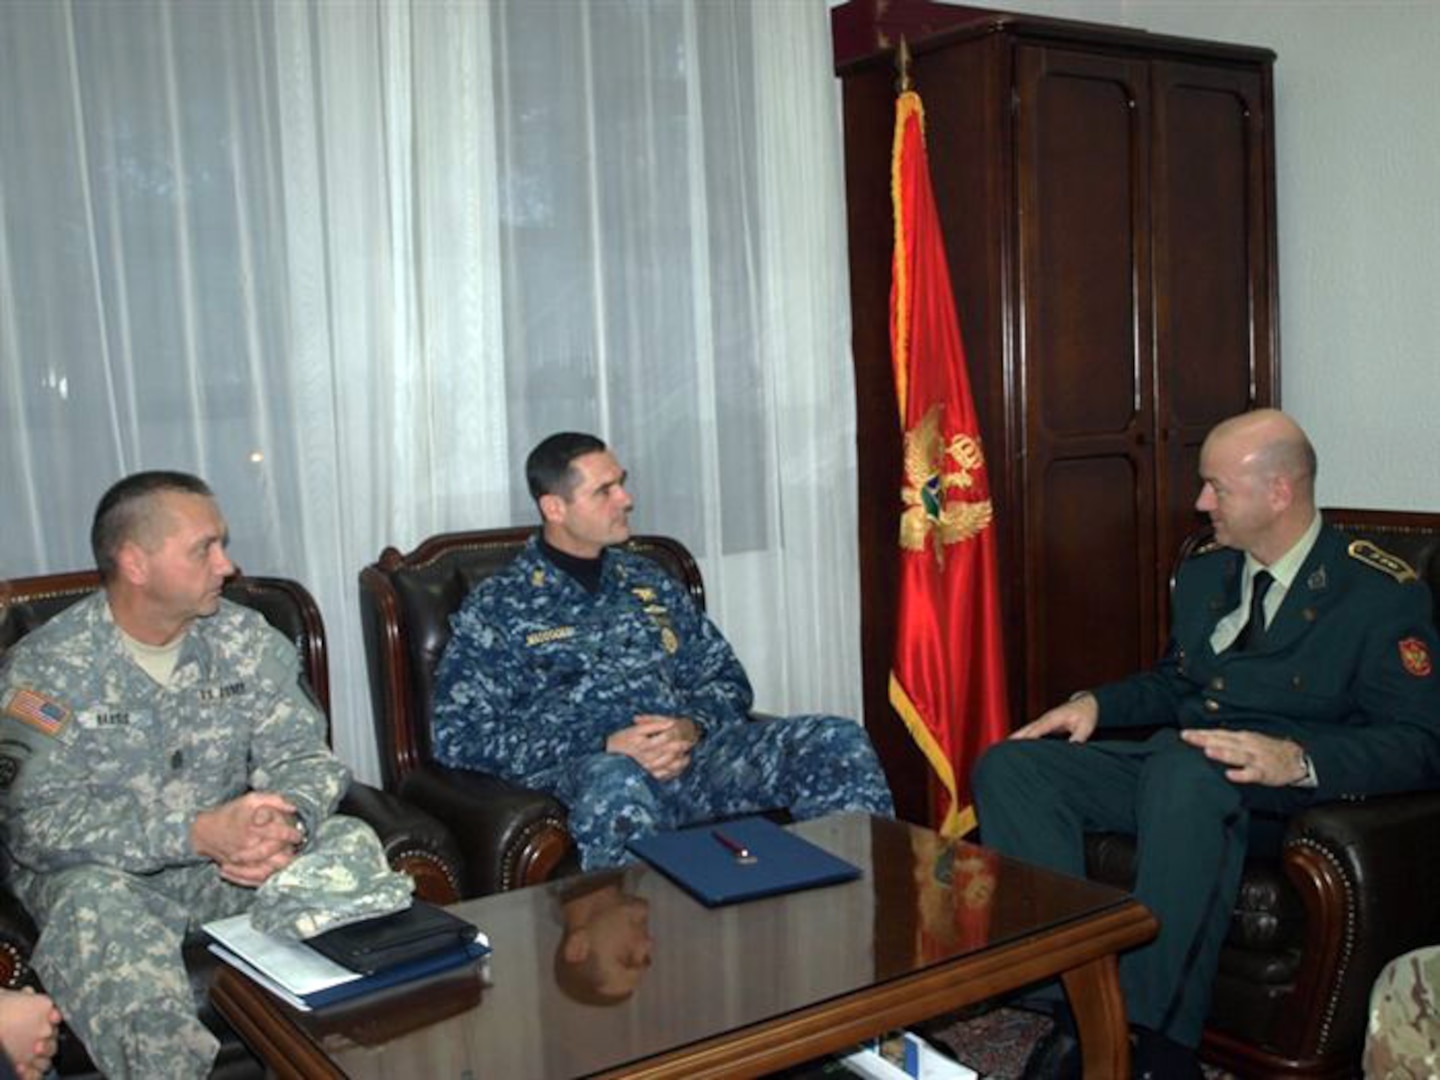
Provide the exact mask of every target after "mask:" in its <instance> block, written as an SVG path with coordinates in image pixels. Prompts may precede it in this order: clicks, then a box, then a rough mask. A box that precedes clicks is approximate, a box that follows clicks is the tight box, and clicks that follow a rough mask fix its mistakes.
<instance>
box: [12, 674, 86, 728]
mask: <svg viewBox="0 0 1440 1080" xmlns="http://www.w3.org/2000/svg"><path fill="white" fill-rule="evenodd" d="M5 715H6V716H13V717H14V718H15V719H16V720H19V721H20V722H21V723H22V724H29V725H30V726H31V727H33V728H35V729H36V730H37V731H42V732H44V733H45V734H46V735H58V734H60V732H61V730H62V729H63V728H64V727H65V722H66V721H67V720H69V719H70V710H69V709H67V708H66V707H65V706H64V705H61V704H60V702H58V701H56V700H55V699H54V698H48V697H46V696H45V695H44V694H38V693H36V692H35V691H34V690H30V689H27V688H26V687H23V686H22V687H20V688H19V689H17V690H16V691H15V692H14V693H13V694H11V695H10V700H9V701H8V702H6V703H5Z"/></svg>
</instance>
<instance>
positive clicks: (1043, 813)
mask: <svg viewBox="0 0 1440 1080" xmlns="http://www.w3.org/2000/svg"><path fill="white" fill-rule="evenodd" d="M1315 471H1316V463H1315V452H1314V450H1313V448H1312V447H1311V445H1310V442H1309V440H1308V439H1307V438H1306V436H1305V433H1304V432H1303V431H1302V430H1301V429H1300V428H1299V426H1298V425H1297V424H1295V422H1294V421H1293V420H1291V419H1290V418H1289V417H1287V416H1285V415H1284V414H1283V413H1280V412H1277V411H1275V410H1272V409H1264V410H1258V411H1255V412H1250V413H1245V414H1243V415H1241V416H1237V417H1233V418H1231V419H1230V420H1226V421H1224V422H1223V423H1221V424H1220V425H1218V426H1217V427H1216V428H1215V429H1214V430H1213V431H1212V432H1211V433H1210V435H1209V437H1208V438H1207V439H1206V441H1205V445H1204V447H1203V448H1202V450H1201V455H1200V476H1201V481H1202V487H1201V490H1200V496H1199V498H1198V500H1197V501H1196V504H1195V505H1196V508H1197V509H1198V510H1200V511H1201V512H1204V513H1207V514H1208V515H1209V516H1210V519H1211V521H1212V523H1213V524H1214V526H1215V543H1213V544H1209V545H1206V546H1205V547H1203V548H1202V549H1201V550H1199V551H1197V552H1196V553H1195V554H1194V555H1193V556H1192V557H1191V558H1190V559H1188V560H1187V561H1186V562H1185V564H1184V565H1183V566H1182V567H1181V569H1180V572H1179V574H1178V576H1177V579H1176V583H1175V594H1174V604H1173V617H1172V625H1171V641H1170V646H1169V649H1168V650H1167V652H1166V654H1165V656H1164V658H1163V659H1162V660H1161V661H1160V663H1159V664H1158V665H1157V666H1156V667H1155V668H1154V669H1153V670H1151V671H1147V672H1143V673H1141V674H1138V675H1134V676H1132V677H1130V678H1128V679H1125V680H1123V681H1121V682H1118V683H1113V684H1110V685H1108V686H1102V687H1097V688H1095V689H1093V690H1087V691H1082V692H1080V693H1077V694H1076V695H1074V696H1073V697H1072V698H1071V699H1070V700H1069V701H1067V702H1065V703H1064V704H1062V705H1059V706H1057V707H1056V708H1053V709H1051V710H1050V711H1049V712H1047V713H1045V714H1044V715H1042V716H1041V717H1039V719H1037V720H1034V721H1032V722H1031V723H1029V724H1027V725H1025V726H1024V727H1022V728H1020V729H1019V730H1017V731H1016V732H1014V733H1013V735H1012V736H1011V738H1010V739H1009V740H1007V741H1005V742H1003V743H1000V744H998V745H997V746H995V747H993V748H992V749H991V750H990V752H989V753H987V754H986V755H985V757H984V758H982V759H981V761H980V763H979V764H978V765H977V767H976V772H975V786H974V790H975V795H976V803H977V806H978V810H979V818H980V829H981V836H982V840H983V842H984V843H985V844H986V845H988V846H990V847H993V848H996V849H998V850H1000V851H1002V852H1005V853H1006V854H1010V855H1015V856H1018V857H1020V858H1022V859H1025V860H1027V861H1029V862H1033V863H1038V864H1040V865H1043V866H1048V867H1052V868H1054V869H1056V870H1060V871H1062V872H1065V873H1069V874H1073V875H1076V876H1081V875H1083V874H1084V870H1085V864H1084V833H1086V832H1087V831H1114V832H1125V833H1130V834H1132V835H1134V836H1135V837H1136V840H1137V871H1136V885H1135V893H1136V896H1137V897H1138V898H1139V899H1140V900H1141V901H1142V902H1144V903H1145V904H1146V906H1147V907H1149V908H1150V910H1151V911H1153V912H1154V913H1155V915H1156V916H1157V917H1158V918H1159V920H1160V924H1161V928H1160V933H1159V936H1158V937H1157V938H1156V939H1155V941H1154V942H1153V943H1151V944H1149V945H1147V946H1145V947H1143V948H1140V949H1137V950H1135V951H1134V952H1132V953H1130V954H1128V955H1126V956H1125V957H1123V958H1122V960H1121V981H1122V986H1123V989H1124V992H1125V1002H1126V1008H1127V1011H1128V1015H1129V1018H1130V1021H1131V1023H1132V1025H1133V1026H1134V1029H1135V1034H1136V1036H1137V1038H1136V1043H1135V1063H1136V1075H1138V1076H1147V1075H1148V1076H1155V1077H1164V1078H1165V1080H1171V1078H1175V1077H1189V1076H1199V1075H1200V1073H1199V1067H1198V1065H1197V1063H1196V1059H1195V1047H1196V1046H1197V1045H1198V1044H1199V1041H1200V1034H1201V1029H1202V1027H1203V1024H1204V1021H1205V1016H1206V1014H1207V1013H1208V1011H1209V1007H1210V992H1211V987H1212V984H1213V982H1214V977H1215V968H1216V964H1217V962H1218V958H1219V953H1220V947H1221V945H1222V943H1223V942H1224V939H1225V933H1226V928H1227V927H1228V925H1229V922H1230V917H1231V912H1232V911H1233V909H1234V904H1235V899H1236V893H1237V891H1238V889H1239V882H1240V874H1241V869H1242V865H1243V862H1244V857H1245V853H1246V850H1247V844H1255V843H1257V842H1259V843H1265V842H1266V841H1267V839H1268V841H1269V842H1270V843H1274V842H1275V841H1277V840H1278V838H1279V836H1280V828H1281V826H1282V825H1283V821H1284V819H1285V817H1287V816H1288V815H1290V814H1293V813H1295V812H1296V811H1298V810H1300V809H1302V808H1303V807H1305V806H1308V805H1309V804H1311V803H1312V802H1316V801H1326V800H1331V799H1337V798H1342V797H1345V796H1352V795H1371V794H1377V793H1380V792H1386V791H1403V790H1411V789H1417V788H1426V787H1432V786H1435V784H1436V782H1437V779H1440V677H1437V675H1436V673H1435V671H1434V657H1435V653H1436V648H1437V642H1436V631H1435V626H1434V625H1433V622H1432V618H1431V611H1432V608H1431V599H1430V593H1429V590H1428V589H1427V588H1426V586H1425V585H1424V584H1423V583H1421V582H1419V581H1417V580H1416V578H1415V574H1414V572H1413V571H1412V570H1411V569H1410V568H1409V567H1408V566H1406V565H1405V563H1404V562H1402V561H1401V560H1399V559H1396V558H1394V557H1393V556H1391V555H1388V554H1386V553H1385V552H1383V551H1381V550H1380V549H1378V548H1376V547H1375V546H1374V545H1372V544H1369V543H1366V542H1363V541H1355V542H1352V541H1350V540H1349V539H1348V538H1346V537H1345V536H1343V535H1342V534H1340V533H1339V532H1337V531H1335V530H1333V529H1331V528H1329V527H1327V526H1326V525H1324V524H1323V523H1322V521H1321V520H1320V515H1319V513H1318V512H1317V511H1316V508H1315V494H1314V492H1315ZM1149 726H1158V727H1159V730H1158V731H1157V732H1156V733H1155V734H1154V735H1152V736H1151V737H1150V738H1148V739H1146V740H1143V741H1134V740H1131V741H1124V740H1119V741H1114V742H1110V741H1102V740H1095V741H1092V740H1091V736H1092V735H1094V734H1095V733H1096V732H1097V730H1099V731H1101V732H1102V733H1103V732H1104V731H1106V730H1110V729H1117V728H1125V727H1149ZM1045 736H1059V737H1058V738H1046V737H1045ZM1056 1032H1057V1033H1056V1035H1055V1036H1054V1037H1053V1038H1051V1039H1050V1040H1048V1041H1047V1042H1046V1043H1045V1044H1044V1045H1042V1046H1041V1047H1039V1048H1038V1049H1037V1051H1036V1054H1035V1055H1033V1056H1032V1060H1031V1066H1032V1067H1031V1073H1032V1075H1046V1074H1048V1075H1057V1076H1065V1075H1071V1074H1073V1075H1078V1054H1077V1053H1076V1052H1075V1046H1074V1041H1073V1038H1072V1037H1071V1036H1070V1035H1069V1034H1068V1033H1067V1032H1066V1025H1065V1024H1063V1023H1061V1024H1059V1025H1057V1028H1056Z"/></svg>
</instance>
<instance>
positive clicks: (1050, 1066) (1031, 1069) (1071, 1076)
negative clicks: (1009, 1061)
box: [1020, 1015, 1082, 1080]
mask: <svg viewBox="0 0 1440 1080" xmlns="http://www.w3.org/2000/svg"><path fill="white" fill-rule="evenodd" d="M1081 1072H1082V1069H1081V1058H1080V1039H1079V1036H1077V1035H1076V1033H1075V1022H1074V1021H1073V1020H1071V1019H1070V1017H1069V1016H1068V1015H1066V1016H1062V1017H1058V1018H1057V1019H1056V1020H1055V1023H1054V1024H1053V1025H1052V1026H1051V1028H1050V1030H1049V1031H1047V1032H1046V1033H1045V1034H1044V1035H1042V1036H1041V1037H1040V1041H1039V1042H1037V1043H1036V1044H1035V1049H1034V1050H1031V1051H1030V1056H1029V1057H1028V1058H1026V1059H1025V1071H1024V1072H1022V1073H1021V1074H1020V1080H1081Z"/></svg>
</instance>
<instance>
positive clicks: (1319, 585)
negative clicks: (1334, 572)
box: [1305, 566, 1330, 590]
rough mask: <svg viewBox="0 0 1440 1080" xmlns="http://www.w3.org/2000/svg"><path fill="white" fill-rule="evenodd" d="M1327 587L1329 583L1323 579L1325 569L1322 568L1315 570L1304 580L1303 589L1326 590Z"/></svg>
mask: <svg viewBox="0 0 1440 1080" xmlns="http://www.w3.org/2000/svg"><path fill="white" fill-rule="evenodd" d="M1329 585H1330V582H1329V580H1328V579H1327V578H1326V577H1325V567H1323V566H1322V567H1320V568H1319V569H1317V570H1316V571H1315V572H1314V573H1313V574H1311V575H1310V576H1309V577H1308V578H1306V579H1305V587H1306V588H1307V589H1312V590H1314V589H1324V588H1328V587H1329Z"/></svg>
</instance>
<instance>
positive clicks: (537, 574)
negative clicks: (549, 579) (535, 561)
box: [530, 566, 545, 589]
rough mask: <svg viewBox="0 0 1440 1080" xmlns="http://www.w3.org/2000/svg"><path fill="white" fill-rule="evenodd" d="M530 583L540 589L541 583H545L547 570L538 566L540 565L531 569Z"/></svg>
mask: <svg viewBox="0 0 1440 1080" xmlns="http://www.w3.org/2000/svg"><path fill="white" fill-rule="evenodd" d="M530 584H531V585H534V586H535V587H536V588H537V589H538V588H539V587H540V586H541V585H544V584H545V571H544V570H541V569H540V567H538V566H537V567H536V568H535V569H534V570H532V571H530Z"/></svg>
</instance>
